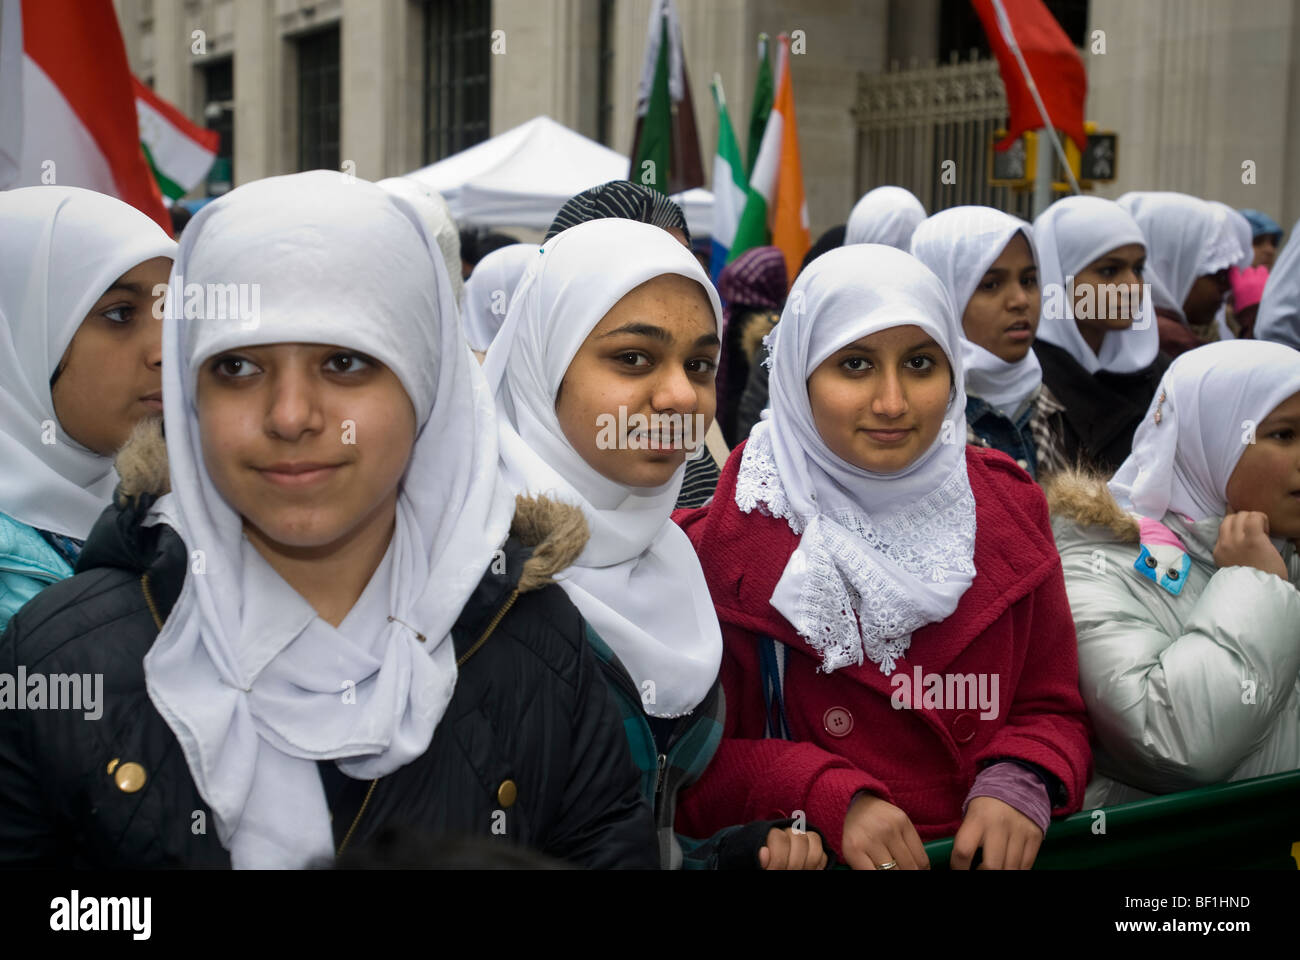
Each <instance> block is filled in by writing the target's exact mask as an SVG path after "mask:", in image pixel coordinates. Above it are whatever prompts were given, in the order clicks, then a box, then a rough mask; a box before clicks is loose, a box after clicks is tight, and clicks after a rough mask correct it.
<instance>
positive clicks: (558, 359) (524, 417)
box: [483, 218, 722, 717]
mask: <svg viewBox="0 0 1300 960" xmlns="http://www.w3.org/2000/svg"><path fill="white" fill-rule="evenodd" d="M664 274H676V275H678V276H682V277H688V278H690V279H691V280H695V281H697V282H698V283H699V284H700V286H701V287H702V288H703V289H704V291H705V292H706V293H707V294H708V297H709V302H710V304H711V305H712V308H713V314H714V319H715V321H716V322H717V323H718V327H719V329H721V323H722V307H721V304H720V303H719V301H718V294H717V291H715V290H714V289H713V285H712V284H711V283H709V279H708V277H707V276H706V275H705V273H704V271H703V270H702V269H701V268H700V264H699V261H697V260H696V259H695V257H693V256H692V255H691V252H690V251H689V250H687V249H686V248H685V247H683V246H682V245H681V244H680V243H678V242H677V241H676V240H675V239H673V237H672V236H671V235H670V234H668V233H667V232H666V231H664V230H662V229H660V228H659V227H654V226H650V225H649V224H645V223H637V222H635V221H632V220H622V219H613V218H610V219H601V220H592V221H589V222H587V223H580V224H578V225H577V226H574V227H570V228H569V229H568V230H565V231H564V232H563V233H560V234H557V235H556V236H554V237H552V238H551V239H550V240H548V241H546V244H545V246H544V247H543V248H542V252H541V254H539V255H538V257H537V259H536V260H535V261H534V262H533V263H532V265H531V266H530V267H529V268H528V270H527V272H525V274H524V276H523V279H522V280H520V282H519V287H518V288H517V289H516V291H515V296H514V299H513V300H512V301H511V303H510V311H509V313H508V314H507V315H506V322H505V325H504V326H503V327H502V328H501V332H500V333H499V334H497V337H496V339H495V340H493V341H492V347H491V349H489V350H488V355H487V359H486V360H485V361H484V365H483V370H484V373H485V374H486V375H487V379H488V383H489V384H493V385H495V388H496V394H497V412H498V417H499V420H500V424H501V428H500V429H501V465H502V470H503V471H504V473H505V476H506V478H507V480H508V482H509V483H510V485H511V486H512V487H513V488H514V489H515V490H516V491H518V492H525V491H527V492H529V493H532V494H545V495H547V496H551V497H555V498H558V499H560V500H562V501H564V502H566V503H571V504H574V505H576V506H578V507H581V508H582V512H583V514H584V516H585V517H586V518H587V526H588V528H589V530H590V533H591V539H590V540H589V541H588V542H587V546H586V548H585V549H584V550H583V552H582V554H581V556H579V557H578V559H577V560H576V561H575V562H574V565H573V566H572V567H571V568H570V569H568V570H567V571H565V573H564V574H563V575H562V576H561V577H559V578H557V579H558V581H559V583H560V586H562V587H563V588H564V591H565V593H567V594H568V595H569V599H570V600H572V601H573V603H574V605H575V606H576V607H577V608H578V610H579V611H581V613H582V615H583V617H585V618H586V620H587V622H588V623H590V624H591V626H592V628H593V629H594V630H595V631H596V632H597V633H598V634H599V635H600V637H601V639H603V640H604V641H605V642H606V643H608V644H609V646H610V647H611V648H612V649H613V651H614V652H615V653H616V654H618V657H619V659H620V660H621V661H622V662H623V665H624V666H625V667H626V668H627V670H628V672H629V673H630V674H631V675H632V679H633V681H635V683H636V684H637V686H638V687H640V688H641V689H642V690H646V689H650V688H647V687H645V686H644V685H645V684H646V683H647V682H651V683H653V684H654V687H653V690H654V697H653V701H652V702H649V703H647V705H646V707H645V709H646V712H647V713H649V714H651V715H652V716H656V717H675V716H682V715H684V714H686V713H689V712H690V711H691V710H693V709H694V708H695V707H696V706H697V705H698V704H699V702H700V701H701V700H703V699H704V696H705V695H706V694H707V693H708V692H709V689H710V687H712V686H713V682H714V680H716V679H717V676H718V667H719V665H720V664H721V662H722V632H721V630H720V628H719V626H718V618H717V614H716V613H715V612H714V609H713V601H712V599H711V597H710V595H709V588H708V584H707V583H706V582H705V579H704V571H703V570H702V569H701V568H700V561H699V558H698V557H696V555H695V550H694V548H693V547H692V546H691V543H690V541H689V540H688V539H687V538H686V534H685V533H683V532H682V531H681V529H680V528H678V527H677V525H676V524H674V523H673V522H672V520H670V519H669V517H670V514H671V513H672V510H673V505H674V504H675V503H676V501H677V493H678V491H679V490H680V488H681V485H682V478H683V476H684V475H685V472H686V467H685V464H683V465H682V466H681V467H680V468H679V469H678V470H677V471H676V472H675V473H674V474H673V476H672V479H670V480H669V481H668V482H667V483H665V484H663V485H662V486H659V487H628V486H625V485H623V484H620V483H616V482H614V481H613V480H610V479H608V478H607V477H605V476H604V475H603V474H601V473H599V472H598V471H596V470H595V469H594V468H592V467H591V466H590V465H588V464H587V462H586V460H584V459H583V457H582V455H581V454H579V453H578V451H577V450H575V449H574V448H573V445H572V444H570V443H569V441H568V438H567V437H565V435H564V430H563V428H562V427H561V426H560V422H559V419H558V417H557V416H556V413H555V396H556V393H557V392H558V391H559V388H560V383H561V382H562V381H563V379H564V375H565V372H566V371H567V370H568V369H569V364H570V363H571V362H572V361H573V358H574V356H575V355H576V354H577V352H578V350H579V348H580V347H581V346H582V344H583V342H584V341H585V340H586V339H587V335H588V334H590V333H591V331H592V330H593V329H594V328H595V327H596V326H597V324H599V323H600V321H601V320H602V319H604V317H605V314H606V313H608V312H609V310H610V308H612V307H613V306H614V305H615V304H616V303H617V302H618V301H619V300H621V299H622V298H623V296H624V295H625V294H627V293H628V292H630V291H631V290H632V289H633V288H634V287H637V286H639V285H640V284H642V283H644V282H645V281H647V280H650V279H653V278H654V277H658V276H662V275H664ZM632 412H635V411H631V412H630V413H632ZM630 413H629V416H630Z"/></svg>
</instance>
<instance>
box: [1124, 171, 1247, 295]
mask: <svg viewBox="0 0 1300 960" xmlns="http://www.w3.org/2000/svg"><path fill="white" fill-rule="evenodd" d="M1117 202H1118V203H1119V205H1120V206H1121V207H1123V208H1124V209H1125V210H1127V211H1128V212H1129V213H1130V214H1131V215H1132V217H1133V219H1134V220H1135V221H1136V222H1137V225H1138V226H1139V227H1140V228H1141V230H1142V234H1143V236H1144V237H1145V238H1146V247H1147V275H1146V276H1145V277H1144V278H1143V279H1144V280H1146V281H1147V282H1148V283H1150V284H1151V297H1152V299H1153V300H1154V301H1155V305H1156V306H1157V307H1161V308H1163V309H1165V310H1168V311H1170V312H1171V313H1174V314H1177V316H1178V319H1179V320H1183V321H1186V319H1187V318H1186V317H1185V316H1184V315H1183V301H1184V300H1186V299H1187V295H1188V294H1189V293H1190V292H1191V290H1192V284H1193V283H1195V282H1196V278H1197V277H1202V276H1205V275H1206V274H1210V273H1218V272H1219V271H1220V270H1223V269H1226V268H1227V267H1230V266H1232V265H1233V264H1234V263H1236V262H1238V261H1239V260H1240V259H1241V257H1242V253H1241V250H1240V249H1239V245H1238V244H1239V241H1238V238H1237V229H1236V227H1235V225H1234V224H1233V223H1232V222H1231V221H1230V220H1229V219H1228V218H1227V217H1226V216H1225V215H1224V214H1223V212H1222V211H1220V210H1216V209H1215V208H1214V207H1213V206H1212V205H1211V204H1209V203H1207V202H1206V201H1204V200H1201V199H1199V198H1197V197H1191V196H1188V195H1187V194H1185V193H1173V192H1163V191H1150V192H1144V191H1134V192H1132V193H1126V194H1124V195H1123V196H1122V197H1120V198H1119V200H1118V201H1117Z"/></svg>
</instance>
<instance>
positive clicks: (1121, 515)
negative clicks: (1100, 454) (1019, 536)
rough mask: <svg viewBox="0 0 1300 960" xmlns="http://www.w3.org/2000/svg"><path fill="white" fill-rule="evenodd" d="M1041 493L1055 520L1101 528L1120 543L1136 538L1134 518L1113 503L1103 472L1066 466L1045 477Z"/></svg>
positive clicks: (1137, 531)
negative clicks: (1045, 498)
mask: <svg viewBox="0 0 1300 960" xmlns="http://www.w3.org/2000/svg"><path fill="white" fill-rule="evenodd" d="M1043 492H1044V493H1045V494H1046V495H1047V506H1048V509H1049V510H1050V511H1051V514H1052V518H1053V519H1054V520H1055V519H1062V520H1069V521H1071V522H1072V523H1074V524H1075V525H1076V526H1078V527H1080V528H1084V527H1100V528H1102V529H1104V530H1106V531H1108V532H1109V533H1110V534H1111V535H1112V536H1114V537H1115V538H1116V539H1117V540H1119V541H1120V542H1121V543H1137V542H1138V541H1139V529H1140V528H1139V527H1138V521H1137V519H1136V518H1135V517H1134V516H1133V515H1132V514H1130V513H1128V512H1127V511H1126V510H1124V508H1123V507H1121V506H1120V505H1119V504H1118V503H1116V502H1115V498H1114V497H1113V496H1112V495H1111V492H1110V488H1109V487H1107V486H1106V477H1104V476H1103V475H1101V474H1099V473H1095V472H1091V471H1088V470H1080V469H1069V468H1067V469H1065V470H1061V471H1058V472H1055V473H1052V474H1050V475H1049V476H1047V477H1044V478H1043Z"/></svg>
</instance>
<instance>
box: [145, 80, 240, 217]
mask: <svg viewBox="0 0 1300 960" xmlns="http://www.w3.org/2000/svg"><path fill="white" fill-rule="evenodd" d="M131 82H132V84H134V86H135V109H136V113H137V114H138V116H139V119H140V146H141V148H142V149H143V150H144V155H145V157H147V158H148V160H149V166H150V167H151V168H152V169H153V176H154V179H155V180H157V181H158V188H159V189H160V190H162V192H163V196H165V197H167V198H168V199H169V200H178V199H180V198H181V197H183V196H185V194H187V193H189V192H190V191H191V190H193V189H194V188H195V187H196V186H198V185H199V183H200V182H201V181H202V180H203V178H204V177H206V176H207V175H208V171H209V170H211V169H212V162H213V161H214V160H216V158H217V149H218V147H220V146H221V134H219V133H217V131H215V130H205V129H203V127H200V126H198V125H197V124H194V123H191V122H190V120H189V118H188V117H186V116H185V114H183V113H181V112H180V111H179V110H177V109H176V108H175V107H173V106H172V105H171V104H170V103H168V102H167V101H166V100H164V99H163V98H162V97H160V96H158V94H156V93H154V92H153V91H152V90H150V89H149V88H148V87H146V86H145V85H144V84H143V83H141V82H140V80H139V79H138V78H137V77H132V78H131Z"/></svg>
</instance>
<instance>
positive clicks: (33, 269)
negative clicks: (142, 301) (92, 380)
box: [0, 186, 176, 540]
mask: <svg viewBox="0 0 1300 960" xmlns="http://www.w3.org/2000/svg"><path fill="white" fill-rule="evenodd" d="M175 254H176V244H175V243H174V242H173V241H172V238H171V237H169V236H168V235H167V234H166V233H165V232H164V231H163V229H162V228H161V227H159V226H158V224H156V223H154V222H153V221H152V220H150V219H149V218H148V217H147V216H145V215H144V214H143V213H141V212H140V211H139V210H137V209H135V207H132V206H129V205H128V204H125V203H123V202H122V201H121V200H118V199H117V198H115V197H109V196H105V195H104V194H102V193H95V192H94V191H92V190H82V189H80V188H78V187H57V186H43V187H22V188H19V189H16V190H6V191H3V192H0V513H6V514H8V515H9V516H11V517H13V518H14V519H15V520H18V521H20V522H21V523H25V524H28V525H29V526H32V527H35V528H36V529H38V530H50V531H53V532H54V533H59V534H62V535H64V536H67V537H73V538H74V539H77V540H84V539H85V538H86V535H87V534H89V533H90V528H91V527H93V526H94V525H95V521H96V520H97V519H98V518H99V515H100V513H102V512H103V510H104V508H105V507H106V506H108V503H109V500H110V499H112V496H113V488H114V487H115V486H116V485H117V479H118V478H117V471H115V470H114V469H113V461H112V459H111V458H110V457H104V456H100V455H99V454H98V453H95V452H94V451H93V450H89V449H87V448H86V447H84V446H82V445H81V444H79V443H77V441H75V440H73V439H72V438H71V437H70V436H68V433H67V431H66V430H64V429H63V428H62V427H61V426H60V425H59V421H58V417H57V416H55V413H54V400H53V398H52V396H51V391H50V377H52V376H53V375H54V371H55V370H56V369H57V368H58V365H59V361H60V360H61V359H62V358H63V354H64V351H66V350H67V348H68V344H70V343H71V342H72V338H73V337H74V336H76V333H77V330H78V329H79V328H80V326H81V323H82V321H83V320H85V318H86V314H87V313H89V312H90V308H91V307H93V306H94V305H95V302H96V301H97V300H98V299H99V298H100V297H102V296H103V295H104V292H105V291H106V290H107V289H108V288H109V286H110V285H111V284H112V283H113V281H114V280H116V279H117V278H118V277H120V276H121V275H122V274H124V273H126V272H127V271H128V270H131V269H132V268H133V267H137V266H139V265H140V264H141V263H144V262H145V261H146V260H152V259H153V258H155V257H172V256H175ZM47 428H48V429H47ZM47 437H51V438H53V440H54V442H53V443H46V442H44V441H45V438H47Z"/></svg>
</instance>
